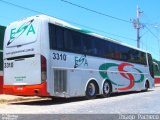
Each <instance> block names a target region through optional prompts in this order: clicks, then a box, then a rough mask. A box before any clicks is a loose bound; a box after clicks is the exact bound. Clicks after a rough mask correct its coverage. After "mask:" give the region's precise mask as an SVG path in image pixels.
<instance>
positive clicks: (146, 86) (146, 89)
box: [144, 80, 149, 92]
mask: <svg viewBox="0 0 160 120" xmlns="http://www.w3.org/2000/svg"><path fill="white" fill-rule="evenodd" d="M148 89H149V81H148V80H147V81H146V82H145V89H144V91H145V92H147V91H148Z"/></svg>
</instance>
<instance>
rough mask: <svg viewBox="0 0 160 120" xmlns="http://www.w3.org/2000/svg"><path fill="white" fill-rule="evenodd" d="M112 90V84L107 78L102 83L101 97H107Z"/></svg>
mask: <svg viewBox="0 0 160 120" xmlns="http://www.w3.org/2000/svg"><path fill="white" fill-rule="evenodd" d="M111 91H112V86H111V84H110V82H108V81H107V80H106V81H105V82H104V83H103V94H102V96H103V97H109V96H110V94H111Z"/></svg>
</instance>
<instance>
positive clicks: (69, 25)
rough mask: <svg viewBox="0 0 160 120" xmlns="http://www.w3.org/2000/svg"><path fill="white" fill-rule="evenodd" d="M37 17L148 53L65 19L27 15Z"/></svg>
mask: <svg viewBox="0 0 160 120" xmlns="http://www.w3.org/2000/svg"><path fill="white" fill-rule="evenodd" d="M35 17H39V18H40V19H44V20H48V22H49V23H53V24H55V25H58V26H62V27H65V28H69V29H72V30H75V31H79V32H81V33H85V34H88V35H91V36H94V37H97V38H101V39H104V40H108V41H110V42H113V43H117V44H120V45H123V46H127V47H130V48H133V49H136V50H138V51H142V52H146V53H148V52H147V51H145V50H142V49H139V48H137V47H134V46H131V45H129V44H125V43H121V42H118V41H117V40H114V39H112V38H109V37H105V36H103V35H99V34H97V33H94V32H92V31H90V30H86V29H82V28H79V27H76V26H73V25H71V24H70V23H67V22H65V21H63V20H60V19H57V18H55V17H51V16H47V15H36V16H31V17H27V18H35ZM27 18H23V19H20V20H18V21H15V22H13V23H14V24H15V23H16V22H19V21H22V20H25V19H27ZM13 23H11V24H13Z"/></svg>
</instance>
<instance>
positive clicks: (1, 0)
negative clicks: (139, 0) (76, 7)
mask: <svg viewBox="0 0 160 120" xmlns="http://www.w3.org/2000/svg"><path fill="white" fill-rule="evenodd" d="M0 2H3V3H5V4H8V5H11V6H15V7H18V8H21V9H25V10H28V11H31V12H35V13H38V14H44V15H48V14H46V13H43V12H40V11H37V10H33V9H30V8H26V7H23V6H20V5H17V4H14V3H10V2H7V1H4V0H0ZM48 16H52V15H48ZM52 17H54V18H56V17H55V16H52ZM61 20H64V19H61ZM64 21H67V22H70V23H73V24H75V25H78V26H82V27H85V28H89V29H92V30H95V31H99V32H102V33H106V34H110V35H113V36H116V37H120V38H124V39H128V40H133V41H136V40H135V39H133V38H128V37H125V36H121V35H116V34H113V33H109V32H106V31H102V30H98V29H95V28H92V27H88V26H85V25H81V24H79V23H76V22H72V21H68V20H64Z"/></svg>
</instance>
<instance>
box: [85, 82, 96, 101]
mask: <svg viewBox="0 0 160 120" xmlns="http://www.w3.org/2000/svg"><path fill="white" fill-rule="evenodd" d="M96 94H97V86H96V83H95V82H94V81H90V82H89V83H88V85H87V88H86V98H87V99H94V98H96Z"/></svg>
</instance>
